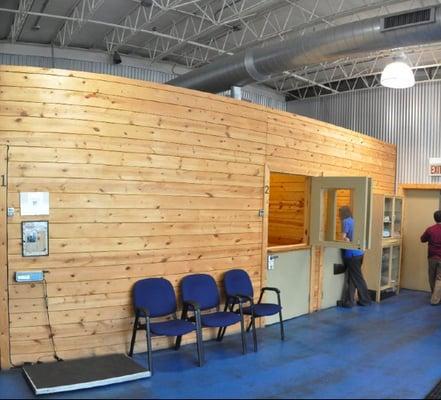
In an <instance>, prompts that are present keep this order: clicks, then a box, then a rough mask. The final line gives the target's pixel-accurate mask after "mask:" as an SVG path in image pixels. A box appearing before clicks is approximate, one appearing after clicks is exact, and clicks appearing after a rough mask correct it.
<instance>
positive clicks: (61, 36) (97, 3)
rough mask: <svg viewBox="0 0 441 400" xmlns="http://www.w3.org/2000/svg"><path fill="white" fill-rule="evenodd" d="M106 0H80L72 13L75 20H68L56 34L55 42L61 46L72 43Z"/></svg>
mask: <svg viewBox="0 0 441 400" xmlns="http://www.w3.org/2000/svg"><path fill="white" fill-rule="evenodd" d="M104 1H105V0H80V1H79V3H77V5H76V6H75V8H74V9H73V11H72V13H71V14H70V15H71V17H73V18H74V19H73V20H70V21H66V22H65V23H64V24H63V26H62V27H61V28H60V29H59V30H58V32H57V33H56V35H55V43H58V44H59V45H60V46H61V47H65V46H68V45H69V44H71V43H72V39H73V37H74V36H75V35H76V34H77V33H79V32H80V31H81V29H82V28H83V26H84V25H85V24H86V22H87V21H88V20H89V19H90V18H92V17H93V16H94V14H95V12H96V11H97V10H98V9H99V8H100V7H101V6H102V5H103V4H104Z"/></svg>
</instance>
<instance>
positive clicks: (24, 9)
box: [8, 0, 35, 43]
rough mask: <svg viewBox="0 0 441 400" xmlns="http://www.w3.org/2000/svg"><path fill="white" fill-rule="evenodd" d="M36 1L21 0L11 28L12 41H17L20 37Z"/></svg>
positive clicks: (9, 36) (10, 36)
mask: <svg viewBox="0 0 441 400" xmlns="http://www.w3.org/2000/svg"><path fill="white" fill-rule="evenodd" d="M34 2H35V0H20V3H19V4H18V10H17V11H18V12H17V14H15V17H14V22H13V23H12V25H11V30H10V32H9V35H8V38H9V39H11V42H12V43H15V42H16V41H17V40H18V39H19V37H20V34H21V32H22V30H23V27H24V24H25V22H26V19H27V17H28V12H29V11H30V10H31V8H32V6H33V5H34Z"/></svg>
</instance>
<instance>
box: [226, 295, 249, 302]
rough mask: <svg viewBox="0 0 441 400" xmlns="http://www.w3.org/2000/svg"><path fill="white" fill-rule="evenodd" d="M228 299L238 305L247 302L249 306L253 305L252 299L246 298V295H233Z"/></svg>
mask: <svg viewBox="0 0 441 400" xmlns="http://www.w3.org/2000/svg"><path fill="white" fill-rule="evenodd" d="M228 298H229V299H234V300H236V301H237V302H238V303H246V302H247V301H249V302H250V303H251V304H254V300H253V298H252V297H250V296H247V295H246V294H234V295H230V296H228Z"/></svg>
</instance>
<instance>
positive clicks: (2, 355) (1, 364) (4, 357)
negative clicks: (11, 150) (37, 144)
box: [0, 146, 11, 369]
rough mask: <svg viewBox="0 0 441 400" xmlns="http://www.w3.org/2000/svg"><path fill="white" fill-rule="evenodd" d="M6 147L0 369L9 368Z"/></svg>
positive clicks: (0, 208) (1, 197)
mask: <svg viewBox="0 0 441 400" xmlns="http://www.w3.org/2000/svg"><path fill="white" fill-rule="evenodd" d="M7 157H8V148H7V146H0V175H3V176H4V179H5V182H3V184H4V185H3V186H0V212H1V214H0V368H1V369H6V368H10V367H11V362H10V358H9V352H10V349H9V291H8V256H7V242H8V239H7V216H6V208H7V197H6V196H7V190H6V189H7V186H6V177H7V165H8V164H7ZM0 184H1V183H0Z"/></svg>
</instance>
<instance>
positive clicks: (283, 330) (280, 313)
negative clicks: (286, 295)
mask: <svg viewBox="0 0 441 400" xmlns="http://www.w3.org/2000/svg"><path fill="white" fill-rule="evenodd" d="M279 320H280V337H281V338H282V340H285V329H284V327H283V318H282V311H279Z"/></svg>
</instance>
